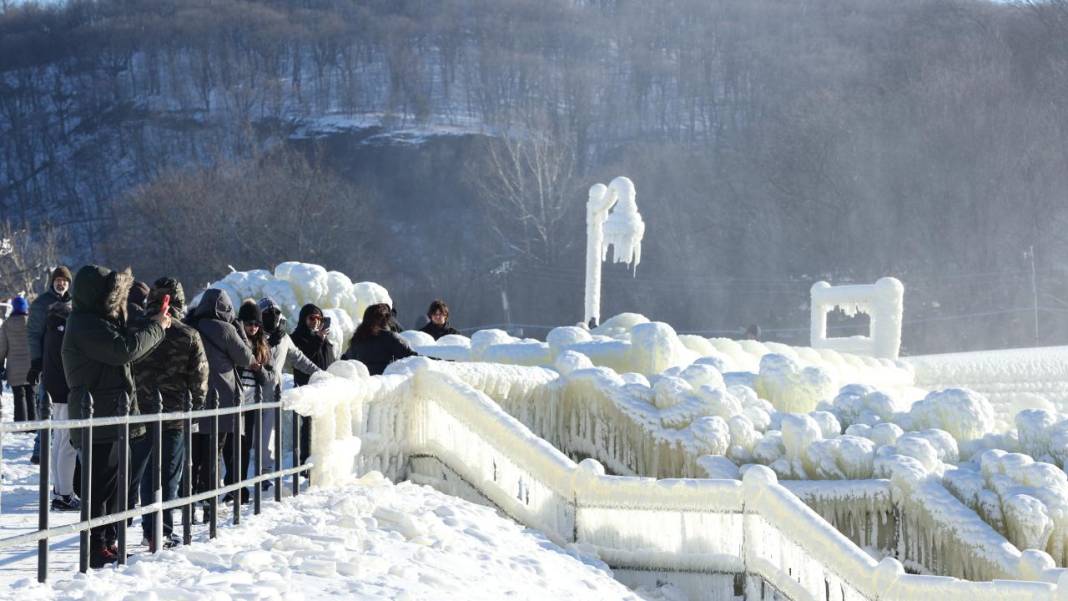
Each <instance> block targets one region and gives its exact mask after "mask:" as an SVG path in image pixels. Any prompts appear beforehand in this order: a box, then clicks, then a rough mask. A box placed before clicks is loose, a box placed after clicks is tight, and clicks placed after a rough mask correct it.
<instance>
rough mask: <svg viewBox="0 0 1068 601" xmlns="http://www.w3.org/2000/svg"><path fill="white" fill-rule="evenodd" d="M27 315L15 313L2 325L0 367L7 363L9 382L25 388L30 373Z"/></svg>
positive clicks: (0, 331) (0, 328) (0, 332)
mask: <svg viewBox="0 0 1068 601" xmlns="http://www.w3.org/2000/svg"><path fill="white" fill-rule="evenodd" d="M26 321H27V317H26V314H25V313H15V314H12V315H11V317H8V318H7V319H6V320H5V321H4V323H3V324H0V365H3V364H4V361H5V360H6V361H7V382H8V384H10V385H12V386H25V385H26V384H29V382H27V381H26V374H27V372H29V371H30V347H29V345H28V344H27V343H26Z"/></svg>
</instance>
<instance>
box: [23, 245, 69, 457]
mask: <svg viewBox="0 0 1068 601" xmlns="http://www.w3.org/2000/svg"><path fill="white" fill-rule="evenodd" d="M71 281H72V278H71V275H70V270H69V269H67V268H66V267H65V266H63V265H60V266H59V267H56V268H55V269H53V270H52V273H51V275H50V276H49V278H48V287H47V288H46V290H45V291H44V292H43V293H41V294H39V295H38V296H37V298H35V299H33V303H31V304H30V318H29V320H28V321H27V322H26V336H27V337H28V338H29V343H30V371H29V373H28V374H27V375H26V380H27V381H28V382H29V383H30V384H32V385H33V386H36V387H37V390H36V393H37V394H36V399H38V400H40V399H41V398H42V397H43V396H44V387H43V386H39V385H38V384H39V382H38V380H39V378H40V376H41V367H42V356H43V354H44V350H43V349H44V330H45V321H46V319H47V317H48V308H49V307H51V306H52V305H53V304H55V303H57V302H70V300H71V297H70V287H71ZM40 450H41V433H40V432H38V433H37V437H36V438H35V439H34V441H33V454H32V455H31V456H30V463H32V464H34V465H37V463H39V462H40Z"/></svg>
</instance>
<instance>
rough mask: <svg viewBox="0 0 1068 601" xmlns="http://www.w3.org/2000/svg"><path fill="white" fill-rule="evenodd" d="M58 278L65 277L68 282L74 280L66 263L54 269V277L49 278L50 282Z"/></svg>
mask: <svg viewBox="0 0 1068 601" xmlns="http://www.w3.org/2000/svg"><path fill="white" fill-rule="evenodd" d="M56 278H65V279H66V280H67V281H68V282H73V281H74V276H72V275H71V274H70V270H69V269H67V267H66V266H65V265H60V266H59V267H56V268H55V269H53V270H52V278H51V279H49V280H48V281H49V283H51V282H54V281H56Z"/></svg>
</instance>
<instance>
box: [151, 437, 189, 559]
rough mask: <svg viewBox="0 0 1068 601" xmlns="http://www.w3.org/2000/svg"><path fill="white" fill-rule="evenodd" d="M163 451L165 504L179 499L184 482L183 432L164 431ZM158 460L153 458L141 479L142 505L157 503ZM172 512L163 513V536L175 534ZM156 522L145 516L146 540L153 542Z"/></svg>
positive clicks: (162, 465) (163, 492)
mask: <svg viewBox="0 0 1068 601" xmlns="http://www.w3.org/2000/svg"><path fill="white" fill-rule="evenodd" d="M160 448H161V450H162V451H163V453H162V455H163V461H162V462H161V467H162V468H163V469H162V471H161V474H162V476H161V483H162V485H163V490H162V491H161V494H162V495H163V498H162V499H161V500H162V501H163V502H164V503H166V502H167V501H172V500H174V499H176V498H178V486H179V485H180V484H181V482H182V472H183V470H184V463H185V438H184V436H183V432H182V431H181V430H174V429H164V430H163V445H162V446H161V447H160ZM155 473H156V460H155V457H151V459H150V461H149V462H148V469H147V470H145V477H144V478H142V479H141V503H142V504H146V503H152V502H154V501H155V493H154V491H153V489H152V484H153V482H155V480H156V477H155ZM172 511H173V510H170V509H168V510H167V511H164V512H163V536H164V537H168V536H170V535H171V533H172V532H174V521H173V520H174V516H173V515H172ZM155 526H156V522H155V520H154V519H153V517H152V515H151V514H149V515H145V516H142V518H141V529H142V530H143V531H144V533H145V538H147V539H149V540H152V533H153V531H154V530H155Z"/></svg>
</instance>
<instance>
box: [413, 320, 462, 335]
mask: <svg viewBox="0 0 1068 601" xmlns="http://www.w3.org/2000/svg"><path fill="white" fill-rule="evenodd" d="M419 331H420V332H424V333H426V334H430V335H431V336H433V337H434V340H437V339H438V338H441V337H442V336H448V335H449V334H459V333H460V332H459V331H458V330H457V329H456V328H454V327H452V326H450V325H449V322H447V321H446V322H445V324H444V325H440V326H439V325H438V324H436V323H434V322H432V321H428V322H426V325H425V326H423V327H421V328H419Z"/></svg>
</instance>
